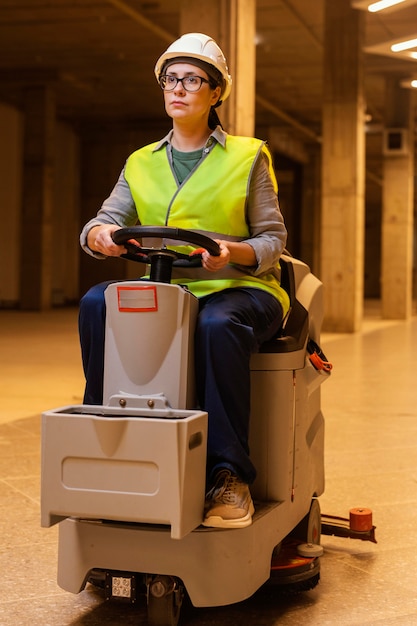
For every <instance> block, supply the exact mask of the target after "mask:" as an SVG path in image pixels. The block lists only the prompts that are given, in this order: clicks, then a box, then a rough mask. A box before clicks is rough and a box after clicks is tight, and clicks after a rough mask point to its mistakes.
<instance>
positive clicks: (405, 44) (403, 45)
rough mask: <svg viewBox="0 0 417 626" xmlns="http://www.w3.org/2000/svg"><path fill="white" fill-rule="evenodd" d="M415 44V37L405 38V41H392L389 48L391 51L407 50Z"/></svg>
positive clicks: (416, 40) (416, 41)
mask: <svg viewBox="0 0 417 626" xmlns="http://www.w3.org/2000/svg"><path fill="white" fill-rule="evenodd" d="M416 46H417V39H407V41H400V42H399V43H394V44H393V45H392V46H391V50H392V51H393V52H402V51H403V50H409V49H410V48H415V47H416Z"/></svg>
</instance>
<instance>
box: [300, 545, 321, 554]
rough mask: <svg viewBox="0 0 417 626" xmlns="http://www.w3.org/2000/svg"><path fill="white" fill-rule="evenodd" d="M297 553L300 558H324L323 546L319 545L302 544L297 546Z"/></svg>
mask: <svg viewBox="0 0 417 626" xmlns="http://www.w3.org/2000/svg"><path fill="white" fill-rule="evenodd" d="M297 553H298V554H299V555H300V556H305V557H316V556H323V553H324V550H323V548H322V546H320V545H318V544H317V543H301V544H300V545H299V546H297Z"/></svg>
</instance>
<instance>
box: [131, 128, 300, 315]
mask: <svg viewBox="0 0 417 626" xmlns="http://www.w3.org/2000/svg"><path fill="white" fill-rule="evenodd" d="M157 145H158V144H157V143H152V144H150V145H148V146H145V147H143V148H140V149H139V150H137V151H136V152H134V153H133V154H131V155H130V157H129V158H128V160H127V163H126V167H125V178H126V181H127V182H128V184H129V188H130V191H131V193H132V197H133V200H134V202H135V205H136V210H137V213H138V218H139V222H140V224H142V225H152V226H172V227H175V228H185V229H189V230H194V231H197V232H199V233H202V234H205V235H208V236H210V237H213V238H215V239H224V240H229V241H242V240H245V239H247V238H248V237H250V233H249V228H248V223H247V220H246V202H247V195H248V191H249V184H250V178H251V172H252V169H253V166H254V163H255V161H256V158H257V156H258V154H259V153H260V152H261V151H262V152H264V153H265V154H266V155H267V156H268V159H269V163H270V171H271V178H272V181H273V184H274V185H275V186H276V179H275V174H274V172H273V170H272V159H271V156H270V154H269V151H268V149H267V148H266V146H265V144H264V142H262V141H260V140H259V139H254V138H251V137H234V136H231V135H228V137H227V142H226V147H225V148H223V147H222V146H221V145H219V144H217V143H216V145H215V146H214V147H213V148H212V149H211V150H210V151H209V152H208V154H206V155H204V158H202V160H201V161H200V163H199V164H198V166H197V167H196V168H195V169H194V170H193V171H192V172H191V174H190V175H189V176H188V177H187V178H186V179H185V180H184V181H183V183H182V185H180V186H178V183H177V181H176V179H175V175H174V172H173V171H172V169H171V165H170V163H169V160H168V156H167V153H166V147H162V148H160V149H159V150H155V147H156V146H157ZM276 189H277V186H276ZM169 247H172V248H176V249H180V250H181V251H189V249H188V250H187V249H185V248H184V246H179V245H178V244H177V245H175V243H173V245H172V246H171V245H169ZM247 272H249V273H247ZM278 275H279V272H278V271H272V272H271V273H270V274H266V275H262V276H252V275H251V274H250V268H242V267H238V266H233V265H228V266H227V267H226V268H224V269H223V270H220V271H219V272H215V273H211V272H207V271H205V270H202V269H199V268H190V269H183V268H181V269H180V270H179V269H175V270H174V274H173V280H172V282H175V283H181V284H185V285H187V287H188V288H189V290H190V291H191V292H192V293H194V295H196V296H197V297H202V296H204V295H207V294H209V293H213V292H215V291H220V290H222V289H227V288H232V287H256V288H259V289H264V290H266V291H268V292H270V293H272V294H273V295H274V296H275V297H277V298H278V300H279V301H280V302H281V304H282V305H283V308H284V311H287V310H288V306H289V302H288V296H287V294H286V293H285V291H284V290H283V289H282V288H281V286H280V284H279V279H278Z"/></svg>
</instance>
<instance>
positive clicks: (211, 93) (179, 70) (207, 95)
mask: <svg viewBox="0 0 417 626" xmlns="http://www.w3.org/2000/svg"><path fill="white" fill-rule="evenodd" d="M165 73H166V74H167V75H169V76H175V77H176V78H184V77H185V76H200V77H201V78H204V79H205V80H206V81H207V80H208V78H209V77H208V75H207V73H206V72H205V71H204V70H202V69H200V68H199V67H197V66H196V65H192V64H191V63H173V64H172V65H170V66H169V67H168V68H167V70H166V72H165ZM219 97H220V87H216V88H215V89H212V88H211V87H210V85H209V84H208V83H207V82H203V83H202V84H201V87H200V89H199V90H198V91H194V92H190V91H186V90H185V89H184V86H183V84H182V83H181V82H178V83H177V85H176V86H175V87H174V89H173V90H172V91H165V90H164V101H165V110H166V112H167V114H168V115H169V116H170V117H172V119H173V120H176V121H178V122H180V121H181V122H186V121H190V122H191V121H194V122H196V121H204V122H205V123H207V120H208V115H209V112H210V108H211V107H212V106H213V105H214V104H216V102H217V100H218V99H219Z"/></svg>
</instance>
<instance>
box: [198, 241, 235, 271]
mask: <svg viewBox="0 0 417 626" xmlns="http://www.w3.org/2000/svg"><path fill="white" fill-rule="evenodd" d="M215 241H216V242H217V243H218V244H219V247H220V254H219V256H212V255H211V254H210V253H209V252H207V250H205V251H204V252H203V254H202V255H201V265H202V266H203V267H204V269H206V270H207V271H209V272H217V271H218V270H221V269H222V268H223V267H225V266H226V265H227V264H228V263H229V262H230V250H229V248H228V247H227V246H226V245H225V242H224V241H220V240H219V239H215Z"/></svg>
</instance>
